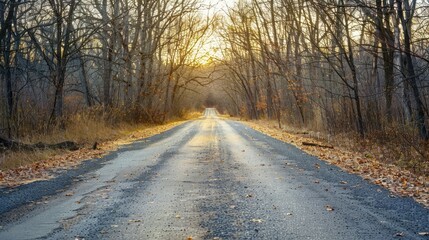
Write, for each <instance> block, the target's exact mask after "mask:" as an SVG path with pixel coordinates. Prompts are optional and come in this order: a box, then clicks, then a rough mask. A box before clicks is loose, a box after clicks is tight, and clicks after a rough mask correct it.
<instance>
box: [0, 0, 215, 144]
mask: <svg viewBox="0 0 429 240" xmlns="http://www.w3.org/2000/svg"><path fill="white" fill-rule="evenodd" d="M201 8H203V5H201V4H200V3H198V2H197V1H196V0H173V1H170V0H114V1H112V0H68V1H63V0H40V1H39V0H37V1H27V0H7V1H0V24H1V31H0V41H1V50H0V53H1V54H0V55H1V56H0V63H1V66H0V67H1V69H0V71H1V72H0V74H1V89H2V92H1V93H2V95H1V102H0V107H1V109H0V111H1V115H0V116H1V117H0V131H1V132H0V135H3V136H6V137H12V138H14V137H15V138H16V137H20V136H22V135H25V134H26V133H28V131H33V130H36V131H49V129H51V128H52V127H54V126H58V125H64V126H63V127H67V126H65V125H66V124H65V123H67V118H68V117H69V116H71V115H74V114H78V113H81V112H83V111H91V113H93V114H92V115H100V116H101V115H102V116H103V118H104V119H105V120H108V121H111V122H112V123H113V124H114V123H115V122H116V121H136V122H138V121H150V122H164V121H166V119H168V117H169V116H172V115H177V114H180V112H181V111H183V109H186V108H194V107H195V106H194V105H195V104H196V103H195V102H194V101H191V100H192V97H194V96H193V95H195V93H193V92H195V89H196V86H203V85H205V84H208V83H209V82H210V80H209V79H208V78H207V76H206V75H205V74H203V73H200V72H199V71H201V69H200V68H198V66H199V65H200V63H199V62H198V61H197V59H196V58H197V56H199V55H201V53H199V49H201V44H203V43H204V39H205V38H207V37H208V36H210V34H209V31H211V26H212V24H211V22H210V21H211V20H210V19H209V18H207V16H204V15H202V14H201V11H200V9H201ZM185 93H187V94H185ZM197 97H198V95H197ZM190 98H191V100H190ZM173 103H175V104H173ZM92 115H91V114H87V115H85V116H92ZM98 117H99V116H98Z"/></svg>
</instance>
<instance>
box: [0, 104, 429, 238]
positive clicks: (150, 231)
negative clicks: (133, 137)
mask: <svg viewBox="0 0 429 240" xmlns="http://www.w3.org/2000/svg"><path fill="white" fill-rule="evenodd" d="M0 225H1V228H0V239H2V240H6V239H87V240H88V239H188V238H192V239H428V237H425V236H420V235H419V234H418V233H419V232H428V231H429V211H428V209H425V208H423V207H422V206H421V205H419V204H417V203H416V202H414V201H413V200H412V199H409V198H401V197H395V196H393V195H391V193H389V192H388V191H387V190H384V189H382V188H381V187H379V186H376V185H373V184H371V183H368V182H367V181H365V180H363V179H362V178H360V177H358V176H355V175H351V174H348V173H345V172H343V171H342V170H340V169H339V168H337V167H335V166H332V165H329V164H326V163H325V162H323V161H320V160H318V159H317V158H316V157H313V156H310V155H308V154H306V153H304V152H302V151H301V150H299V149H297V148H295V147H294V146H291V145H289V144H285V143H283V142H280V141H278V140H275V139H272V138H270V137H268V136H266V135H263V134H261V133H259V132H257V131H254V130H252V129H249V128H248V127H246V126H244V125H243V124H241V123H239V122H235V121H229V120H223V119H220V118H218V117H217V116H216V111H215V110H214V109H207V110H206V112H205V113H204V118H201V119H199V120H195V121H189V122H187V123H185V124H183V125H181V126H179V127H176V128H174V129H172V130H170V131H167V132H165V133H163V134H160V135H157V136H154V137H151V138H148V139H145V140H141V141H137V142H135V143H133V144H130V145H127V146H124V147H123V148H121V149H120V150H118V151H116V152H113V153H111V154H110V155H108V156H106V157H104V158H102V159H95V160H90V161H87V162H84V163H83V164H82V165H80V166H78V167H77V168H75V169H71V170H68V171H64V172H63V173H61V174H59V175H58V176H57V177H56V178H54V179H51V180H48V181H40V182H35V183H31V184H27V185H24V186H21V187H18V188H14V189H7V188H4V189H0ZM399 235H401V236H399Z"/></svg>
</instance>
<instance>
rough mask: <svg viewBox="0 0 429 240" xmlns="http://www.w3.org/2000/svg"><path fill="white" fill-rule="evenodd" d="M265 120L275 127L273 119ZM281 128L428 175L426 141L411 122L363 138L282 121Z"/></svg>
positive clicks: (427, 146)
mask: <svg viewBox="0 0 429 240" xmlns="http://www.w3.org/2000/svg"><path fill="white" fill-rule="evenodd" d="M267 122H269V123H270V126H272V127H273V128H277V129H278V126H277V124H276V122H275V121H267ZM281 130H282V131H285V132H288V133H290V134H295V135H297V136H301V137H304V138H310V139H314V140H316V141H321V142H323V143H326V144H329V145H333V146H334V147H336V148H342V149H345V150H348V151H352V152H358V153H361V154H363V155H364V156H365V157H366V158H372V159H375V160H377V161H379V162H382V163H386V164H394V165H396V166H399V167H401V168H404V169H406V170H409V171H411V172H413V173H416V174H418V175H425V176H429V143H428V142H424V141H422V140H420V139H419V138H418V137H417V133H416V131H415V129H414V128H413V127H412V126H406V127H404V126H401V127H400V126H389V127H386V128H385V129H380V130H379V131H373V132H371V133H367V134H366V136H365V138H362V137H360V136H359V135H358V134H356V133H353V132H343V133H337V134H335V135H331V134H327V133H324V132H317V131H311V130H309V129H305V128H297V127H291V126H287V125H286V126H285V125H283V126H282V129H281Z"/></svg>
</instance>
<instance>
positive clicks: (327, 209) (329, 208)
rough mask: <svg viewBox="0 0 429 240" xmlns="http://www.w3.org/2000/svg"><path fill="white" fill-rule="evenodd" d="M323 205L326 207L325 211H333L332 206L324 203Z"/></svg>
mask: <svg viewBox="0 0 429 240" xmlns="http://www.w3.org/2000/svg"><path fill="white" fill-rule="evenodd" d="M325 207H326V211H328V212H332V211H334V208H333V207H332V206H329V205H326V206H325Z"/></svg>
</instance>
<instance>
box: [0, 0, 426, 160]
mask: <svg viewBox="0 0 429 240" xmlns="http://www.w3.org/2000/svg"><path fill="white" fill-rule="evenodd" d="M216 4H223V5H225V6H227V7H226V8H221V9H220V10H218V11H216V12H213V11H212V10H210V9H212V8H213V7H215V6H216ZM0 24H1V25H0V81H1V89H2V91H1V97H0V112H1V115H0V136H4V137H6V138H11V139H20V138H23V137H25V136H26V135H27V134H29V133H30V132H49V131H51V130H52V129H53V128H60V129H66V128H67V126H68V123H69V122H70V121H71V119H74V118H73V116H76V115H79V116H84V117H90V118H94V119H96V121H104V122H108V123H109V124H111V125H112V126H114V125H115V124H118V123H120V122H130V123H135V122H152V123H164V122H166V121H168V120H169V119H171V118H173V117H177V116H181V115H184V114H185V113H186V112H187V111H194V110H199V111H201V110H203V108H204V107H212V106H214V107H216V108H218V110H220V111H221V112H223V113H226V114H229V115H231V116H239V117H241V118H246V119H272V120H275V121H276V122H277V124H278V125H279V127H282V126H285V125H287V126H294V127H297V128H301V129H307V130H312V131H317V132H322V133H324V134H327V135H329V136H331V135H332V136H334V135H338V134H344V133H347V134H350V135H353V136H354V135H356V136H358V138H360V139H366V138H375V139H378V140H380V141H381V142H383V141H387V140H389V139H390V140H392V139H394V140H395V141H399V142H400V145H401V146H402V147H403V149H400V150H399V151H402V150H404V149H406V151H413V152H415V153H416V154H417V155H419V158H420V159H423V160H424V161H427V159H428V158H429V157H428V156H427V155H426V154H427V148H428V147H427V146H428V145H427V144H428V139H429V133H428V126H427V125H428V122H429V120H428V119H429V118H428V116H429V111H428V105H429V103H428V102H429V68H428V66H429V2H428V1H424V0H375V1H374V0H317V1H316V0H306V1H304V0H264V1H257V0H237V1H218V2H215V1H202V0H67V1H62V0H38V1H26V0H2V1H0ZM410 149H412V150H410ZM425 159H426V160H425Z"/></svg>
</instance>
